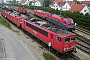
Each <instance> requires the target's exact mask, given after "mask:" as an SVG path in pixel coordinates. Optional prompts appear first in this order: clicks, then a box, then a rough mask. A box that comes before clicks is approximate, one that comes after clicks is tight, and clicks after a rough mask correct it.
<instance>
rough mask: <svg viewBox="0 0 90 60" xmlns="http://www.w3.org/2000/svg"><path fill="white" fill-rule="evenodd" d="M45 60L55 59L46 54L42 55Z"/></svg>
mask: <svg viewBox="0 0 90 60" xmlns="http://www.w3.org/2000/svg"><path fill="white" fill-rule="evenodd" d="M43 56H44V58H45V60H56V58H55V57H54V56H52V55H49V54H48V53H43Z"/></svg>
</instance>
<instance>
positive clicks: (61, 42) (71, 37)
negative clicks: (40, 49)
mask: <svg viewBox="0 0 90 60" xmlns="http://www.w3.org/2000/svg"><path fill="white" fill-rule="evenodd" d="M22 28H23V29H25V30H26V31H28V32H29V33H31V34H32V35H34V36H35V37H37V38H39V39H40V40H41V41H43V42H45V43H46V44H48V43H51V45H52V47H53V48H54V49H56V50H57V51H59V52H61V53H66V52H70V51H75V45H76V40H75V36H76V35H75V34H73V33H70V32H68V31H64V32H63V30H62V29H57V28H52V27H51V26H50V24H46V23H45V22H41V21H37V20H36V21H35V19H31V21H30V20H29V21H28V20H23V21H22ZM56 30H57V31H56Z"/></svg>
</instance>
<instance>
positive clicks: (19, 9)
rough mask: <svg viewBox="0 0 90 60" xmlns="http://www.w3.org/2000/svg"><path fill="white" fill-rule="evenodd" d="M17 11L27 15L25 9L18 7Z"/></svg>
mask: <svg viewBox="0 0 90 60" xmlns="http://www.w3.org/2000/svg"><path fill="white" fill-rule="evenodd" d="M17 11H18V12H19V13H22V14H27V10H26V9H25V8H21V7H18V9H17Z"/></svg>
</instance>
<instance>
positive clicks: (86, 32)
mask: <svg viewBox="0 0 90 60" xmlns="http://www.w3.org/2000/svg"><path fill="white" fill-rule="evenodd" d="M76 30H78V31H80V32H83V33H85V34H87V35H90V31H89V30H86V29H84V28H82V27H80V26H77V27H76Z"/></svg>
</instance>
